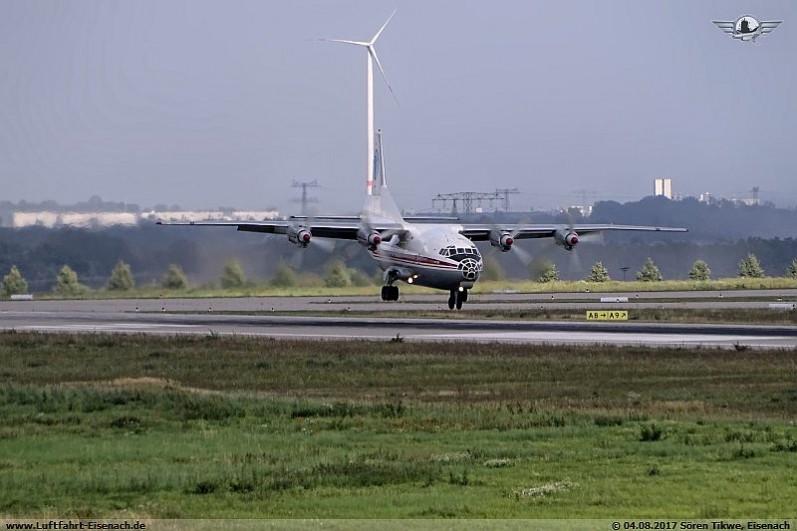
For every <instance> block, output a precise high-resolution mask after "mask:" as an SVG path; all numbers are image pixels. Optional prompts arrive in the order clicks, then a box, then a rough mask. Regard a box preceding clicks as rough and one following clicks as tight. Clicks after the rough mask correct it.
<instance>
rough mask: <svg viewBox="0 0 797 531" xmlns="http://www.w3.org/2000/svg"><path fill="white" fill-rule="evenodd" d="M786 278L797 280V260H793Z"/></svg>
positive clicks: (787, 270) (787, 269)
mask: <svg viewBox="0 0 797 531" xmlns="http://www.w3.org/2000/svg"><path fill="white" fill-rule="evenodd" d="M786 276H787V277H789V278H797V258H795V259H793V260H792V261H791V263H790V264H789V267H787V268H786Z"/></svg>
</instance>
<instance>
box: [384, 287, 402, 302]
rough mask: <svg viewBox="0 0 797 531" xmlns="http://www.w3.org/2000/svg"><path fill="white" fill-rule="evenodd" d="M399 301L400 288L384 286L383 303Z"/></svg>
mask: <svg viewBox="0 0 797 531" xmlns="http://www.w3.org/2000/svg"><path fill="white" fill-rule="evenodd" d="M398 299H399V289H398V286H392V285H391V286H382V300H383V301H397V300H398Z"/></svg>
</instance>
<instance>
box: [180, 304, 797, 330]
mask: <svg viewBox="0 0 797 531" xmlns="http://www.w3.org/2000/svg"><path fill="white" fill-rule="evenodd" d="M441 306H443V305H441ZM529 306H531V305H529ZM535 306H536V307H530V308H528V309H506V308H499V309H493V310H485V309H481V308H479V306H478V305H470V306H466V307H465V309H464V310H462V311H456V312H454V311H450V310H448V308H447V307H445V309H441V310H437V311H434V310H417V309H413V308H412V306H411V305H408V306H401V307H400V308H399V309H395V308H391V309H386V310H377V311H373V310H371V311H357V310H352V311H349V310H347V309H341V310H337V311H335V310H324V311H314V310H307V311H292V312H262V311H251V312H245V311H217V312H212V313H215V314H220V315H225V314H227V315H269V316H274V315H292V316H317V317H335V316H337V317H370V318H373V317H378V318H380V319H453V320H466V319H494V320H510V321H584V320H585V318H586V310H584V309H572V310H570V309H558V308H545V303H543V304H538V305H535ZM541 306H542V308H540V307H541ZM651 306H653V307H649V308H631V309H628V307H627V306H625V305H622V304H620V305H617V306H616V307H615V306H614V305H613V304H612V305H606V306H604V308H605V309H615V308H616V309H618V310H625V309H628V320H629V321H632V322H650V323H655V322H660V323H715V324H717V323H738V324H756V325H773V326H788V325H797V311H793V310H789V311H785V310H777V311H776V310H769V309H729V308H721V309H710V308H677V309H672V308H656V307H655V305H651ZM175 313H187V314H201V315H208V312H175Z"/></svg>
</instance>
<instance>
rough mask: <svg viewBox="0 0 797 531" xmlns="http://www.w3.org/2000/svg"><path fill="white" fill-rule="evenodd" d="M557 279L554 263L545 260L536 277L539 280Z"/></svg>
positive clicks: (552, 280)
mask: <svg viewBox="0 0 797 531" xmlns="http://www.w3.org/2000/svg"><path fill="white" fill-rule="evenodd" d="M556 280H559V271H557V270H556V264H554V263H553V262H547V263H545V264H544V265H543V269H542V271H541V272H540V276H539V277H538V281H539V282H554V281H556Z"/></svg>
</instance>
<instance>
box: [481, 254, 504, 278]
mask: <svg viewBox="0 0 797 531" xmlns="http://www.w3.org/2000/svg"><path fill="white" fill-rule="evenodd" d="M483 263H484V267H483V269H482V274H481V276H480V278H481V279H482V280H506V272H505V271H504V268H503V267H502V266H501V264H500V263H498V260H496V259H495V258H493V257H492V256H486V257H485V258H484V262H483Z"/></svg>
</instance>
